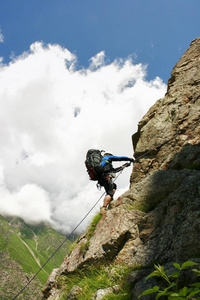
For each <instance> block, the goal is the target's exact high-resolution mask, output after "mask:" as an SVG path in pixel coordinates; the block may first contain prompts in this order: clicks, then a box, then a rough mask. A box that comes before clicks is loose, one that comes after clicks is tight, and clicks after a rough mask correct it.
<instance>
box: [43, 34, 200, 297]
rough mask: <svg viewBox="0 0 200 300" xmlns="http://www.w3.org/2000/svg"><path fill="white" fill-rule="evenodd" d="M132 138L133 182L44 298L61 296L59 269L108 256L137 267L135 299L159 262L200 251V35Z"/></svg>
mask: <svg viewBox="0 0 200 300" xmlns="http://www.w3.org/2000/svg"><path fill="white" fill-rule="evenodd" d="M132 140H133V147H134V156H135V158H136V162H135V163H134V167H133V171H132V174H131V179H130V189H129V190H128V191H127V192H126V193H125V194H123V195H122V196H121V197H119V198H118V199H117V200H114V201H113V202H112V205H111V207H110V209H109V210H108V212H107V213H106V215H104V216H103V217H102V218H101V220H100V221H99V222H98V224H97V225H96V228H95V230H94V232H93V234H92V236H91V235H89V234H88V230H86V232H85V233H84V234H83V235H82V236H81V237H80V238H79V240H78V241H77V245H76V246H75V248H74V250H73V251H72V253H71V255H70V256H69V257H66V258H65V260H64V261H63V263H62V265H61V266H60V268H59V269H56V270H54V271H53V272H52V274H51V276H50V278H49V280H48V281H47V283H46V285H45V287H44V289H43V294H44V299H59V295H60V292H61V290H62V288H63V287H62V285H60V286H59V284H58V280H57V279H58V278H59V276H61V275H64V276H66V275H67V276H68V275H69V274H71V273H73V272H74V271H76V270H78V269H81V268H84V267H86V266H88V265H95V264H99V263H103V264H104V263H105V264H106V263H107V262H109V264H112V265H113V267H114V266H119V265H120V266H122V265H125V266H127V267H130V268H132V272H131V273H130V274H129V276H128V279H127V280H128V282H129V284H130V285H131V289H132V292H131V297H132V298H129V299H138V296H139V294H140V293H141V292H143V291H144V278H145V277H146V275H147V274H149V273H150V270H151V267H152V265H153V264H154V263H155V262H157V263H160V264H163V265H165V264H169V263H171V262H175V261H180V262H183V261H186V260H188V259H190V258H194V259H195V258H200V240H199V232H200V38H198V39H196V40H194V41H193V42H192V43H191V45H190V47H189V49H188V50H187V51H186V52H185V54H184V55H183V56H182V58H181V59H180V60H179V62H178V63H177V64H176V65H175V67H174V68H173V70H172V73H171V78H170V79H169V82H168V90H167V93H166V95H165V97H164V98H163V99H160V100H158V101H157V102H156V103H155V105H154V106H153V107H151V109H150V110H149V111H148V112H147V114H146V115H145V116H144V117H143V118H142V120H141V121H140V122H139V124H138V131H137V132H136V133H135V134H134V135H133V137H132ZM83 249H85V251H83ZM138 269H140V270H138ZM145 288H148V284H147V283H146V284H145ZM65 293H69V291H65ZM69 297H70V295H68V298H66V299H75V298H69ZM149 297H150V296H149ZM77 299H78V298H77ZM88 299H91V297H90V298H88ZM93 299H101V298H98V296H97V294H96V296H94V298H93ZM118 299H119V298H118ZM146 299H154V298H146Z"/></svg>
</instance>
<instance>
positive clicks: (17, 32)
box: [0, 0, 200, 83]
mask: <svg viewBox="0 0 200 300" xmlns="http://www.w3.org/2000/svg"><path fill="white" fill-rule="evenodd" d="M199 11H200V1H199V0H190V1H188V0H176V1H174V0H168V1H165V0H151V1H149V0H140V1H139V0H123V1H122V0H73V1H72V0H58V1H56V0H34V1H27V0H17V1H14V0H6V1H5V0H0V26H1V34H2V35H3V36H4V42H3V43H0V56H1V57H3V58H4V62H5V63H8V62H9V59H10V58H9V57H10V55H12V54H14V55H16V56H18V55H19V54H21V53H23V52H24V51H28V50H29V47H30V45H31V44H32V43H34V42H35V41H43V42H44V43H51V44H54V43H55V44H59V45H61V46H62V47H65V48H67V49H68V50H69V51H71V52H72V53H75V54H76V55H77V57H78V64H79V66H80V67H82V66H84V67H87V66H88V64H89V63H88V60H89V59H90V58H91V57H92V56H94V55H96V54H97V53H98V52H100V51H102V50H103V51H105V53H106V57H107V60H109V61H113V60H114V59H116V58H119V57H121V58H126V57H128V56H129V55H132V56H133V57H134V59H135V62H136V63H142V64H148V77H147V78H148V79H153V78H155V76H159V77H160V78H162V79H163V81H164V82H165V83H167V80H168V79H169V77H170V73H171V70H172V68H173V66H174V65H175V63H176V62H177V61H178V60H179V58H180V57H181V56H182V55H183V53H184V52H185V50H186V49H187V48H188V47H189V45H190V43H191V41H192V40H193V39H195V38H197V37H198V36H199V34H200V18H199ZM136 57H137V58H136Z"/></svg>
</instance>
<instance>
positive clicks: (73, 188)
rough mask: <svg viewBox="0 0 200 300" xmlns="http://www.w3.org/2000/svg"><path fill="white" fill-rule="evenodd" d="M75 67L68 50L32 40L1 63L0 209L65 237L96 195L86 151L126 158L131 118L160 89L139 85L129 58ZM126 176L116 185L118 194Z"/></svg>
mask: <svg viewBox="0 0 200 300" xmlns="http://www.w3.org/2000/svg"><path fill="white" fill-rule="evenodd" d="M76 62H77V58H76V57H75V56H74V55H73V54H72V53H70V52H69V51H68V50H67V49H64V48H61V47H60V46H59V45H46V46H44V45H43V44H42V43H39V42H36V43H34V44H32V45H31V47H30V51H29V52H26V53H24V54H23V55H22V56H20V57H16V58H14V59H13V61H12V62H11V63H10V64H9V65H8V66H0V70H1V72H0V81H1V85H0V99H1V110H0V123H1V128H3V130H1V133H0V164H1V169H0V170H1V172H0V180H1V189H0V192H1V195H2V196H1V197H0V212H1V213H3V214H10V215H18V216H21V217H23V218H24V219H25V220H26V221H27V220H29V221H30V222H33V221H41V220H43V221H47V222H51V223H52V224H53V226H54V227H55V228H58V229H63V230H64V231H65V232H66V231H69V230H71V229H73V228H74V227H75V226H76V225H77V223H78V222H79V221H80V220H81V219H82V218H83V217H84V215H85V214H86V213H87V211H88V210H89V209H90V208H91V207H92V205H93V204H94V203H95V202H96V201H97V199H98V198H99V197H100V196H101V193H102V192H103V189H102V192H99V191H97V189H96V183H95V182H91V181H89V180H88V176H87V173H86V170H85V166H84V160H85V155H86V152H87V150H88V149H89V148H94V147H96V148H100V149H110V150H112V151H113V152H114V153H115V154H116V155H127V156H132V155H133V149H132V144H131V135H132V134H133V133H134V132H135V131H136V130H137V123H138V121H139V120H140V119H141V117H142V116H143V115H144V114H145V113H146V111H147V110H148V108H149V107H150V106H151V105H152V104H153V103H154V102H155V101H156V100H157V99H159V98H161V97H163V96H164V93H165V92H166V85H165V84H163V82H162V80H161V79H160V78H155V80H152V81H150V82H148V81H146V80H145V76H146V66H143V65H142V64H138V65H134V64H133V62H132V60H131V58H128V59H127V60H123V61H122V60H116V61H114V62H112V63H110V64H106V63H105V53H104V52H103V51H102V52H100V53H99V54H97V55H96V56H95V57H93V58H91V65H90V67H89V68H88V69H82V70H76V69H75V65H76ZM130 172H131V169H130V168H129V169H126V170H125V171H124V173H123V175H121V176H120V177H119V179H118V180H117V184H118V188H119V190H118V193H119V192H120V190H121V191H124V189H126V188H127V187H128V185H129V177H130ZM102 201H103V200H101V201H100V202H99V203H98V205H97V208H96V209H99V206H100V205H102ZM96 209H95V210H94V212H95V211H96ZM31 211H32V212H33V213H32V214H31V213H30V212H31ZM94 212H92V213H91V215H92V214H94ZM86 223H87V221H86ZM86 223H85V224H83V225H82V227H81V228H83V227H84V226H85V225H86Z"/></svg>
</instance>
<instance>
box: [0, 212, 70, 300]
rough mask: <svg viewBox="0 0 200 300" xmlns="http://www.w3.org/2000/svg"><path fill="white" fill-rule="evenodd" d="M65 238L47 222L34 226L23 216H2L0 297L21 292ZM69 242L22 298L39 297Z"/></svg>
mask: <svg viewBox="0 0 200 300" xmlns="http://www.w3.org/2000/svg"><path fill="white" fill-rule="evenodd" d="M64 239H65V237H64V236H63V235H61V234H59V233H57V232H56V231H55V230H53V229H51V228H50V227H48V226H46V225H45V224H39V225H35V226H31V225H28V224H26V223H25V222H24V221H23V220H22V219H20V218H5V217H3V216H1V215H0V299H9V298H10V297H12V296H14V295H15V294H16V293H18V292H19V290H20V289H21V288H22V287H23V286H24V285H25V284H27V282H28V281H29V280H30V279H31V278H32V276H33V275H34V274H35V273H36V272H37V271H38V270H39V269H40V268H41V266H42V265H43V264H44V263H45V262H46V261H47V260H48V258H49V257H50V256H51V255H52V254H53V253H54V252H55V250H56V249H57V248H58V246H59V245H60V244H61V243H62V242H63V240H64ZM70 244H71V242H70V241H66V243H65V244H64V245H63V247H62V248H61V249H59V251H58V252H57V253H56V254H55V255H54V256H53V257H52V259H51V260H50V261H49V262H48V263H47V265H46V266H45V267H44V269H43V270H41V271H40V272H39V274H38V276H37V278H35V279H34V283H33V282H32V283H31V284H30V285H29V286H28V288H27V289H26V291H25V292H24V294H23V297H22V298H20V297H19V299H40V296H39V295H40V294H41V292H40V290H41V287H42V286H43V285H44V284H45V282H46V280H47V278H48V276H49V274H50V272H51V271H52V269H53V268H56V267H58V266H59V265H60V264H61V262H62V261H63V258H64V257H65V255H66V252H68V249H69V245H70ZM34 294H35V296H34ZM34 297H35V298H34Z"/></svg>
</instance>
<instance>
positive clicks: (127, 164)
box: [122, 163, 131, 168]
mask: <svg viewBox="0 0 200 300" xmlns="http://www.w3.org/2000/svg"><path fill="white" fill-rule="evenodd" d="M130 165H131V164H130V163H125V164H124V165H123V166H122V168H126V167H129V166H130Z"/></svg>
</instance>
